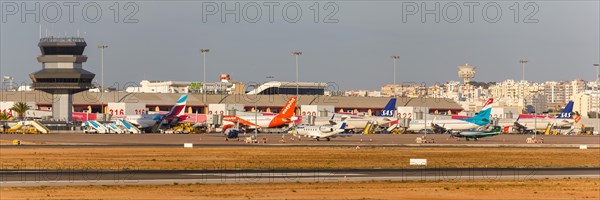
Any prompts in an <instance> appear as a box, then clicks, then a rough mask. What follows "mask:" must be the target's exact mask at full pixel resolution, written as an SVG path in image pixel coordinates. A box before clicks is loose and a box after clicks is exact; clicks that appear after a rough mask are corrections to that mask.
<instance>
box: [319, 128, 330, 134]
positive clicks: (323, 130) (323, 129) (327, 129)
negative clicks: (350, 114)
mask: <svg viewBox="0 0 600 200" xmlns="http://www.w3.org/2000/svg"><path fill="white" fill-rule="evenodd" d="M319 129H320V130H321V132H324V133H326V132H333V128H331V127H321V128H319Z"/></svg>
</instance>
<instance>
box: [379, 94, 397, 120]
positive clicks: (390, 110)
mask: <svg viewBox="0 0 600 200" xmlns="http://www.w3.org/2000/svg"><path fill="white" fill-rule="evenodd" d="M395 107H396V98H392V99H390V101H388V103H387V105H385V107H384V108H383V110H382V111H381V114H379V116H381V117H393V116H394V111H395V110H396V108H395Z"/></svg>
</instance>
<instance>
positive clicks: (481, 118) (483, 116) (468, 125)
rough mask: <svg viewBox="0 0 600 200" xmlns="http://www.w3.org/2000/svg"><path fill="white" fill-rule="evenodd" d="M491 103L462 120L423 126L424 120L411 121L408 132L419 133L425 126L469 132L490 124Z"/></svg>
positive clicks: (488, 102) (433, 121)
mask: <svg viewBox="0 0 600 200" xmlns="http://www.w3.org/2000/svg"><path fill="white" fill-rule="evenodd" d="M492 103H494V99H493V98H490V99H489V100H488V101H487V102H486V103H485V104H484V106H483V109H481V111H479V113H477V115H475V116H473V117H470V118H464V119H445V120H431V123H428V124H425V120H413V121H411V122H410V125H409V127H408V131H420V130H423V129H424V128H425V127H426V126H427V129H432V128H435V129H443V130H448V131H453V130H470V129H473V128H477V127H480V126H484V125H487V124H489V123H490V114H491V112H492Z"/></svg>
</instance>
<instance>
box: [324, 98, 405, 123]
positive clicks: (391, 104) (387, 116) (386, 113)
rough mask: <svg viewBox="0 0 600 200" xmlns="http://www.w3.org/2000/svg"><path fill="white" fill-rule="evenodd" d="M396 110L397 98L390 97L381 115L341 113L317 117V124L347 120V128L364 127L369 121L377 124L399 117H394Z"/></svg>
mask: <svg viewBox="0 0 600 200" xmlns="http://www.w3.org/2000/svg"><path fill="white" fill-rule="evenodd" d="M395 111H396V98H392V99H390V101H388V103H387V104H386V105H385V107H384V108H383V110H382V111H381V114H379V116H354V115H350V116H348V115H344V114H339V113H338V114H339V115H338V116H340V117H332V118H331V119H328V118H317V119H316V120H315V125H327V124H334V125H335V124H338V123H341V122H342V121H344V122H346V127H345V129H362V128H364V127H365V126H367V123H369V122H377V124H379V125H381V124H386V123H390V122H393V121H396V120H397V119H396V118H395V117H394V113H395ZM334 116H335V115H334Z"/></svg>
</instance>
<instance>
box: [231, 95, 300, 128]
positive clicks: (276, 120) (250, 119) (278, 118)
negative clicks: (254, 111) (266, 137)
mask: <svg viewBox="0 0 600 200" xmlns="http://www.w3.org/2000/svg"><path fill="white" fill-rule="evenodd" d="M296 101H297V97H296V96H293V97H291V98H290V100H288V102H287V103H286V104H285V106H284V107H283V109H282V110H281V112H280V113H279V114H277V115H271V116H269V115H263V114H258V116H254V115H236V116H223V131H225V130H227V129H229V128H233V127H234V126H235V124H237V123H239V125H241V126H245V127H248V128H251V129H255V128H277V127H281V126H283V125H286V124H289V123H290V122H292V121H296V120H297V117H296V116H294V113H295V110H296Z"/></svg>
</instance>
